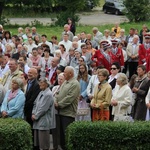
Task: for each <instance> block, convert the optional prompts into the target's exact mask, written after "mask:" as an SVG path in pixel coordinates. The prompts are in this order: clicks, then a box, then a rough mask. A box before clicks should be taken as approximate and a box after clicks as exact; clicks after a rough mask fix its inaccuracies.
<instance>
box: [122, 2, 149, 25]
mask: <svg viewBox="0 0 150 150" xmlns="http://www.w3.org/2000/svg"><path fill="white" fill-rule="evenodd" d="M124 5H125V6H126V9H127V13H126V16H127V18H128V19H129V20H130V21H134V22H139V21H146V20H149V19H150V1H149V0H124Z"/></svg>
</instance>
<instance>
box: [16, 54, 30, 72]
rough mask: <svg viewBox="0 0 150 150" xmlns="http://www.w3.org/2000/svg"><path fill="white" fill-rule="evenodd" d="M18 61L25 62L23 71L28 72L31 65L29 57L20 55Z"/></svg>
mask: <svg viewBox="0 0 150 150" xmlns="http://www.w3.org/2000/svg"><path fill="white" fill-rule="evenodd" d="M18 62H19V63H23V64H24V68H23V72H25V73H26V74H28V71H29V69H30V67H29V66H28V64H27V57H26V56H20V57H19V60H18Z"/></svg>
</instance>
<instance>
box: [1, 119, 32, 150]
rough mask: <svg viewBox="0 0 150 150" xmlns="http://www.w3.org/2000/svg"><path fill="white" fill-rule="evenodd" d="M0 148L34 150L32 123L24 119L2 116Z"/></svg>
mask: <svg viewBox="0 0 150 150" xmlns="http://www.w3.org/2000/svg"><path fill="white" fill-rule="evenodd" d="M0 150H32V133H31V128H30V125H29V124H28V123H27V122H25V121H24V120H22V119H12V118H7V119H2V118H0Z"/></svg>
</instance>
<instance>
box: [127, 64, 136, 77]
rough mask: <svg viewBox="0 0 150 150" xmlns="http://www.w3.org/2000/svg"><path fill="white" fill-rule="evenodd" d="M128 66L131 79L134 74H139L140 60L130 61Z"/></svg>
mask: <svg viewBox="0 0 150 150" xmlns="http://www.w3.org/2000/svg"><path fill="white" fill-rule="evenodd" d="M128 66H129V79H130V78H131V77H132V75H133V74H137V66H138V62H128Z"/></svg>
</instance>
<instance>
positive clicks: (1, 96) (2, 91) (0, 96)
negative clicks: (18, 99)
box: [0, 84, 5, 117]
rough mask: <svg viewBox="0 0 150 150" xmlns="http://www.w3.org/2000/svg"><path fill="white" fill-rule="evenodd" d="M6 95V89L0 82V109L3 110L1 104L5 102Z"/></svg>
mask: <svg viewBox="0 0 150 150" xmlns="http://www.w3.org/2000/svg"><path fill="white" fill-rule="evenodd" d="M4 96H5V89H4V87H3V85H2V84H0V110H1V105H2V102H3V99H4ZM0 117H1V112H0Z"/></svg>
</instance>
